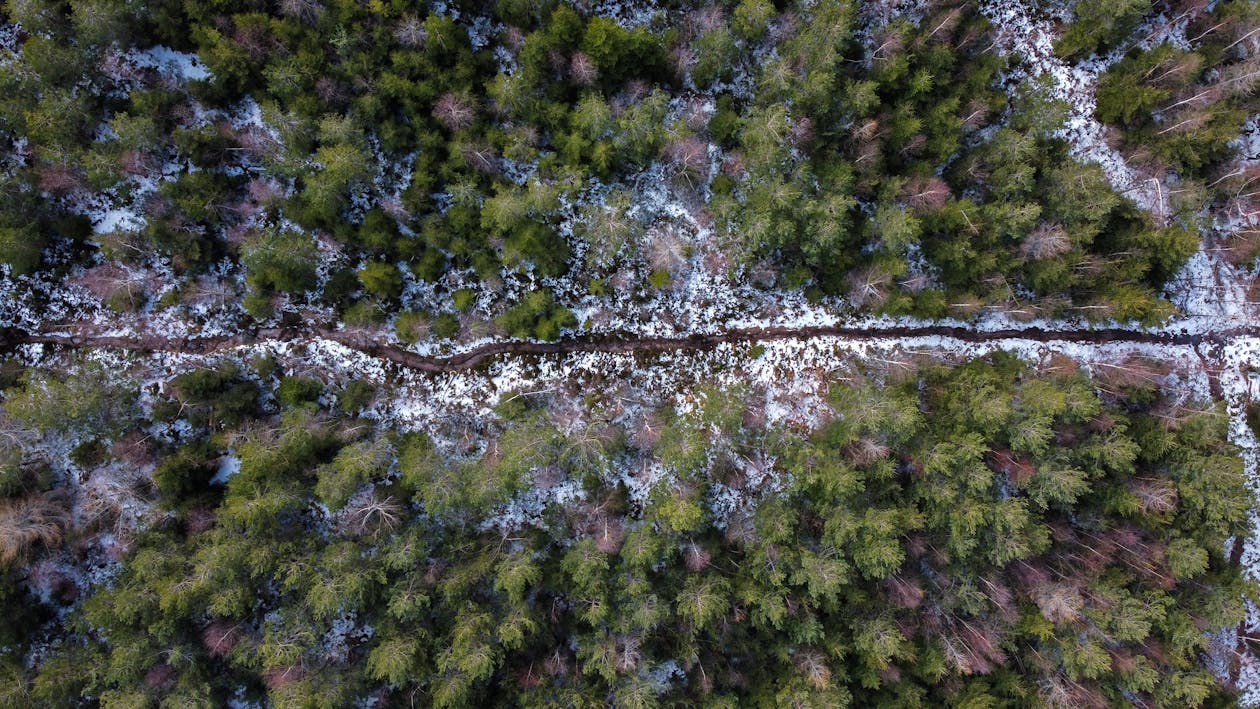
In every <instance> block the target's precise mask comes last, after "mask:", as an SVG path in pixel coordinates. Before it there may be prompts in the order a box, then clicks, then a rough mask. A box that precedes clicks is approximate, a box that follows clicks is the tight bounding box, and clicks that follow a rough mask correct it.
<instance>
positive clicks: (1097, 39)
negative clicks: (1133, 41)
mask: <svg viewBox="0 0 1260 709" xmlns="http://www.w3.org/2000/svg"><path fill="white" fill-rule="evenodd" d="M1150 8H1151V0H1081V2H1078V3H1076V5H1075V6H1074V7H1073V8H1072V11H1073V14H1074V18H1073V20H1072V22H1071V24H1069V25H1068V26H1067V30H1066V31H1065V32H1064V33H1063V36H1062V37H1060V38H1059V39H1058V41H1056V42H1055V43H1054V49H1055V52H1056V53H1057V54H1058V55H1059V56H1061V57H1065V58H1069V59H1070V58H1076V57H1081V56H1084V55H1087V54H1090V53H1092V52H1096V51H1103V50H1107V49H1110V48H1111V47H1112V46H1114V45H1115V44H1116V43H1117V42H1119V41H1120V40H1121V39H1123V38H1124V37H1126V36H1127V35H1128V34H1129V32H1130V31H1131V30H1132V29H1133V28H1134V27H1135V26H1136V25H1137V23H1138V21H1139V20H1141V19H1142V16H1143V15H1145V14H1146V13H1147V12H1148V11H1149V10H1150Z"/></svg>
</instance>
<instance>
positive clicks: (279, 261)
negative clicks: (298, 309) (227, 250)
mask: <svg viewBox="0 0 1260 709" xmlns="http://www.w3.org/2000/svg"><path fill="white" fill-rule="evenodd" d="M316 259H317V254H316V251H315V245H314V244H313V243H311V240H310V238H309V237H307V236H305V235H303V234H301V233H299V232H296V231H283V230H279V229H268V230H265V231H260V232H256V233H254V234H253V235H251V236H250V237H249V238H248V239H247V240H246V241H245V243H244V244H242V245H241V263H242V264H243V265H244V266H245V268H246V269H247V271H248V278H249V281H250V284H251V285H253V286H254V287H255V288H258V289H260V290H262V291H264V292H270V291H287V292H290V293H300V292H302V291H305V290H308V289H310V288H313V287H314V286H315V265H316Z"/></svg>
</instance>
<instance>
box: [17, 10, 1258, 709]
mask: <svg viewBox="0 0 1260 709" xmlns="http://www.w3.org/2000/svg"><path fill="white" fill-rule="evenodd" d="M985 8H986V10H985V11H986V13H987V14H989V15H990V17H991V18H993V19H994V20H995V22H997V24H1000V25H1001V26H1002V27H1003V28H1004V32H1003V34H1002V37H1001V40H1000V43H1001V45H1002V49H1003V50H1004V51H1008V52H1015V51H1018V52H1020V53H1021V54H1022V55H1023V56H1025V57H1026V66H1025V67H1024V68H1023V71H1025V72H1026V73H1027V74H1028V75H1032V76H1035V75H1039V74H1049V75H1051V76H1052V77H1053V78H1054V79H1055V80H1056V84H1057V86H1059V87H1060V89H1061V97H1062V98H1064V99H1065V100H1068V101H1069V103H1070V104H1071V105H1072V107H1073V112H1072V119H1071V122H1070V125H1069V126H1068V127H1067V128H1066V129H1065V130H1064V137H1065V138H1066V139H1067V140H1068V141H1069V143H1070V144H1071V145H1072V146H1073V151H1074V154H1075V155H1076V156H1077V157H1078V158H1081V159H1083V160H1085V161H1088V162H1095V163H1097V164H1100V165H1102V166H1103V168H1104V170H1105V171H1106V172H1107V174H1108V177H1109V178H1110V179H1111V181H1112V183H1113V185H1114V186H1115V187H1116V189H1117V190H1119V191H1122V192H1124V193H1125V194H1126V195H1128V196H1129V197H1130V198H1131V199H1133V200H1134V201H1135V202H1136V203H1138V204H1139V205H1141V206H1143V207H1145V208H1147V209H1148V210H1150V211H1151V212H1152V213H1153V214H1154V215H1156V216H1166V212H1167V209H1168V207H1167V204H1166V202H1165V201H1164V198H1163V195H1164V192H1165V189H1166V185H1165V184H1164V182H1165V179H1163V178H1161V177H1159V176H1155V177H1149V176H1146V175H1137V174H1136V173H1135V172H1134V171H1133V170H1132V169H1130V168H1129V167H1128V166H1127V165H1126V163H1125V160H1124V158H1123V156H1121V155H1120V154H1119V153H1118V151H1116V150H1115V149H1113V148H1110V147H1108V145H1107V143H1106V140H1105V131H1104V129H1103V127H1102V126H1101V125H1099V124H1098V123H1097V121H1094V119H1093V117H1092V116H1093V109H1094V99H1093V92H1094V90H1095V85H1096V79H1097V75H1098V73H1099V72H1101V71H1103V70H1104V69H1105V68H1106V66H1107V64H1108V62H1112V61H1115V57H1110V58H1109V57H1102V58H1098V60H1097V61H1096V62H1093V63H1089V62H1087V63H1085V64H1082V65H1080V66H1075V67H1073V66H1068V65H1065V64H1064V63H1063V62H1062V61H1060V60H1058V59H1057V58H1055V57H1054V54H1053V50H1052V46H1051V43H1052V39H1053V33H1052V32H1051V30H1050V29H1049V23H1048V22H1047V21H1045V20H1038V19H1036V18H1033V17H1032V16H1030V14H1029V12H1028V11H1027V10H1026V9H1025V8H1024V6H1023V4H1022V3H1009V2H1003V1H1001V0H993V1H992V2H988V3H985ZM1154 29H1157V28H1152V36H1154V35H1155V33H1154V32H1153V30H1154ZM1165 178H1166V176H1165ZM1227 236H1228V234H1226V233H1205V234H1204V238H1203V245H1202V247H1201V249H1200V251H1199V252H1198V253H1197V254H1195V256H1194V257H1192V259H1191V261H1190V263H1189V264H1188V265H1187V266H1186V268H1185V269H1184V270H1183V271H1182V272H1181V273H1180V274H1178V275H1177V277H1176V278H1175V279H1174V280H1173V282H1172V283H1170V285H1169V297H1170V299H1171V300H1172V301H1173V302H1174V303H1175V304H1176V305H1177V306H1178V307H1179V309H1180V311H1181V314H1180V315H1178V316H1177V317H1174V318H1173V319H1172V320H1171V321H1170V322H1169V323H1168V324H1166V325H1164V326H1162V327H1159V328H1144V327H1140V326H1137V325H1131V324H1123V323H1113V324H1109V325H1106V326H1099V327H1090V326H1088V325H1086V324H1082V323H1081V322H1079V321H1078V322H1067V321H1050V320H1034V321H1029V322H1021V321H1018V320H1016V319H1014V318H1011V317H1007V316H1003V315H1001V314H993V315H990V316H982V317H980V318H979V319H977V320H975V321H973V322H961V321H958V322H955V321H949V322H924V321H913V320H906V319H887V318H850V319H845V318H844V317H843V316H841V315H838V314H837V313H835V312H831V311H830V310H829V309H828V308H825V307H822V308H817V309H813V308H809V307H807V306H805V305H804V304H802V303H800V302H799V300H800V299H796V298H795V295H792V294H771V295H768V296H766V297H767V299H772V300H777V301H779V304H780V305H782V304H784V303H786V305H784V306H783V309H784V310H785V311H786V312H782V313H780V314H779V316H778V317H774V316H771V317H766V318H764V319H763V318H760V317H757V318H746V319H737V320H735V321H734V322H736V323H737V324H736V325H735V326H731V325H730V324H729V323H731V322H732V320H731V319H730V318H728V317H727V316H726V311H724V310H721V309H719V308H712V309H708V310H705V314H706V317H704V318H697V319H696V320H694V321H686V322H685V323H684V324H682V325H680V326H679V327H678V328H677V329H678V330H681V331H682V332H681V334H664V335H662V334H660V333H661V332H662V331H665V332H667V333H674V332H675V330H673V329H671V328H665V327H662V326H660V324H659V323H658V322H657V321H656V320H655V319H653V318H652V317H651V315H650V311H651V310H652V309H653V308H654V307H655V305H650V306H647V307H643V308H641V313H647V314H646V315H645V316H644V318H643V319H642V320H640V321H637V322H638V323H639V324H638V325H637V326H636V325H635V322H636V321H634V320H632V319H629V318H621V317H618V318H616V319H615V322H616V323H617V324H616V325H610V328H620V330H618V329H612V330H610V331H607V332H589V331H588V332H587V334H583V335H577V336H573V337H569V338H567V339H563V340H560V341H556V342H539V341H533V340H515V339H488V340H481V341H477V342H473V343H470V344H467V345H464V346H463V347H456V348H451V349H449V350H443V351H441V352H440V353H438V354H434V353H432V352H430V351H417V349H412V348H408V347H406V346H403V345H400V344H395V342H396V341H395V340H394V339H393V338H392V337H390V336H382V333H380V332H377V331H372V330H359V329H354V328H343V327H338V326H336V325H333V324H327V323H326V322H325V321H326V320H327V317H326V315H325V314H320V313H298V314H297V315H298V317H295V318H293V320H294V321H295V322H296V323H297V324H295V325H293V326H276V327H259V328H253V329H244V330H231V331H229V330H222V331H219V330H215V331H206V332H203V333H202V334H198V335H192V336H181V335H180V334H179V333H180V332H181V330H179V329H176V330H174V332H172V330H171V329H169V328H166V327H164V324H163V323H160V322H155V323H153V324H152V325H149V324H147V323H143V322H139V321H137V322H135V323H130V322H129V323H126V324H125V325H122V326H120V322H121V321H122V320H125V318H117V319H116V318H112V317H104V318H101V317H91V316H87V317H81V318H76V317H73V316H67V317H64V318H58V317H48V315H49V314H50V313H52V312H66V313H75V312H81V311H79V309H78V308H76V307H75V303H74V302H72V301H69V300H67V301H66V302H65V303H64V304H55V305H56V307H53V308H43V307H41V308H36V310H38V311H39V312H38V313H37V314H38V315H39V316H40V317H38V318H34V319H30V318H20V317H12V318H6V319H7V320H8V321H9V323H10V325H11V327H9V328H7V329H0V352H14V353H17V354H18V355H19V356H20V357H21V358H22V359H24V360H25V361H27V362H30V363H37V364H47V363H50V362H57V361H59V360H60V359H61V358H63V357H64V356H65V355H67V354H69V353H71V352H73V351H78V350H92V351H93V354H94V356H95V357H96V358H98V359H101V360H102V361H107V362H108V361H115V362H117V363H119V364H120V365H125V366H126V367H127V368H129V369H133V370H138V371H140V372H142V377H143V378H144V379H145V380H146V381H147V382H149V383H156V386H158V387H159V388H160V387H161V386H163V385H164V382H166V381H169V379H170V378H171V377H172V376H174V375H175V374H178V373H179V372H181V371H187V370H190V369H194V368H197V367H199V366H204V365H205V364H207V363H212V362H216V361H221V360H225V359H226V360H239V361H248V360H249V359H250V358H251V357H253V356H256V355H260V354H269V355H273V356H276V357H277V359H278V360H280V361H281V363H282V366H283V368H284V369H285V370H286V371H287V372H310V371H321V372H323V373H325V374H326V375H327V376H328V377H329V378H344V377H355V378H363V379H365V380H368V381H371V382H373V383H377V384H386V383H388V384H389V385H390V387H389V395H388V397H385V398H384V400H382V401H380V402H378V404H377V406H376V409H375V410H374V411H373V412H370V413H371V415H372V416H373V417H374V418H376V419H377V420H379V421H382V422H398V423H403V424H406V425H408V426H412V427H417V428H425V427H431V426H436V425H438V423H437V422H441V421H442V420H444V419H454V418H461V417H476V416H484V415H486V414H487V413H488V412H489V410H490V409H491V408H492V407H493V406H494V405H495V403H497V402H498V401H500V400H502V399H503V398H504V397H507V396H514V395H517V394H519V393H521V392H530V393H536V392H543V391H553V390H557V391H563V390H576V391H581V390H582V389H583V388H587V387H591V386H596V385H602V386H608V387H616V388H617V390H618V392H619V393H620V395H624V396H625V397H627V398H633V399H639V400H641V399H650V398H659V397H665V398H666V399H669V397H673V398H674V400H675V401H676V402H677V403H682V402H684V401H685V400H686V398H687V397H689V396H690V393H691V391H692V389H693V388H694V384H695V383H696V382H697V381H699V380H702V379H707V380H712V381H715V382H718V383H741V384H747V385H749V386H752V387H755V388H758V389H759V390H760V391H761V393H762V395H763V396H764V397H765V414H766V416H767V418H768V419H770V420H777V421H781V422H783V423H784V424H785V425H799V426H804V427H808V426H811V425H812V423H813V422H814V421H815V420H816V418H815V417H816V416H817V413H816V410H817V409H818V408H819V407H820V406H821V403H820V402H821V400H822V398H824V397H825V390H826V386H827V382H828V381H830V379H831V378H832V377H831V374H832V373H833V372H835V371H836V370H837V368H838V367H840V366H841V364H842V363H845V362H852V361H855V360H856V361H865V362H872V363H876V362H877V363H881V364H884V365H893V366H895V365H897V364H900V363H902V362H907V363H908V362H911V361H913V360H915V359H917V358H919V357H923V356H929V357H935V358H951V357H952V358H969V357H975V356H981V355H984V354H987V353H990V352H994V351H998V350H1004V351H1012V352H1015V353H1017V354H1018V355H1019V356H1021V357H1022V358H1025V359H1028V360H1031V361H1034V362H1038V363H1039V364H1041V365H1042V366H1045V367H1049V366H1054V360H1055V358H1056V357H1066V358H1069V359H1071V360H1072V361H1074V362H1076V363H1077V364H1078V365H1079V366H1082V367H1085V368H1089V369H1091V370H1093V371H1095V372H1097V371H1100V370H1105V369H1125V368H1128V369H1132V370H1133V371H1134V372H1135V373H1137V374H1139V375H1140V376H1148V377H1153V378H1158V379H1159V380H1160V383H1161V385H1162V386H1164V387H1165V388H1166V389H1169V390H1172V391H1180V392H1183V393H1184V395H1185V396H1186V397H1187V398H1193V399H1197V400H1211V401H1221V402H1224V404H1225V406H1226V410H1227V412H1228V415H1229V417H1230V438H1231V441H1232V442H1233V443H1234V444H1235V445H1237V446H1238V447H1239V449H1240V452H1241V455H1242V458H1243V461H1244V465H1245V468H1246V471H1247V474H1248V478H1249V480H1250V481H1251V484H1252V487H1253V489H1254V490H1256V491H1257V493H1258V494H1260V467H1258V465H1257V461H1258V460H1260V441H1258V440H1257V437H1256V435H1255V433H1254V432H1253V431H1252V429H1251V427H1250V426H1249V425H1248V422H1247V411H1248V409H1249V407H1250V406H1251V405H1252V403H1253V401H1260V310H1258V309H1257V304H1256V303H1252V302H1249V299H1248V297H1247V293H1248V290H1249V286H1250V285H1251V283H1250V281H1251V274H1248V273H1245V272H1242V271H1240V270H1239V269H1237V268H1235V267H1233V266H1231V265H1229V264H1228V263H1226V262H1225V261H1224V259H1223V258H1221V256H1220V252H1219V250H1218V249H1217V248H1216V245H1217V244H1218V243H1219V242H1220V241H1221V240H1222V239H1224V238H1226V237H1227ZM708 285H709V284H708V282H707V281H706V282H703V283H701V284H700V286H697V287H696V288H694V289H693V291H696V292H700V291H704V290H706V289H707V286H708ZM723 294H724V295H726V296H729V298H727V299H726V300H729V301H730V302H732V303H738V302H739V301H740V295H739V294H738V293H735V292H733V291H729V290H728V291H725V292H724V293H723ZM779 295H782V296H783V297H782V298H779ZM0 296H3V298H4V299H9V300H10V305H11V304H12V303H16V302H20V301H21V300H23V298H22V297H21V296H20V295H19V294H16V293H13V292H6V291H4V290H3V289H0ZM717 300H723V299H721V298H719V299H717ZM0 305H2V304H0ZM798 305H799V306H800V307H798ZM5 307H9V306H5ZM610 320H614V319H613V318H610ZM183 331H184V332H187V331H188V330H183ZM111 358H113V359H111ZM1149 362H1158V363H1162V364H1164V365H1167V369H1159V368H1157V367H1156V368H1152V367H1149V366H1148V365H1146V364H1144V363H1149ZM1144 367H1145V368H1144ZM435 438H439V439H440V438H441V435H440V432H439V435H437V436H435ZM644 484H646V483H644ZM1253 520H1254V522H1253V534H1252V537H1251V539H1250V540H1249V541H1248V542H1247V543H1246V544H1235V545H1233V547H1232V548H1231V550H1230V551H1231V555H1232V556H1233V557H1234V558H1235V560H1237V561H1239V562H1240V563H1243V564H1245V565H1246V566H1247V568H1248V569H1249V570H1250V572H1251V574H1252V575H1253V577H1254V578H1256V579H1258V580H1260V543H1258V542H1257V537H1260V513H1258V514H1257V515H1254V516H1253ZM1258 632H1260V610H1258V609H1257V608H1255V607H1252V608H1251V609H1250V613H1249V617H1248V619H1247V621H1246V622H1245V623H1244V624H1243V625H1242V626H1240V627H1239V628H1238V629H1237V636H1236V637H1231V638H1218V639H1217V640H1218V641H1219V642H1218V645H1217V648H1216V649H1217V661H1218V671H1219V672H1220V673H1221V674H1222V675H1224V676H1228V677H1229V678H1230V679H1231V681H1234V682H1236V683H1237V684H1238V685H1239V687H1240V688H1241V689H1242V691H1243V697H1242V703H1243V704H1244V705H1250V706H1255V705H1260V658H1257V657H1255V656H1254V655H1253V654H1251V652H1250V650H1249V649H1248V648H1247V647H1246V646H1245V644H1244V642H1243V640H1244V637H1247V636H1256V635H1257V633H1258Z"/></svg>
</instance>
